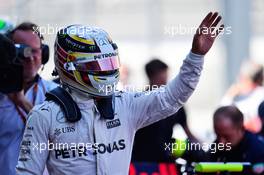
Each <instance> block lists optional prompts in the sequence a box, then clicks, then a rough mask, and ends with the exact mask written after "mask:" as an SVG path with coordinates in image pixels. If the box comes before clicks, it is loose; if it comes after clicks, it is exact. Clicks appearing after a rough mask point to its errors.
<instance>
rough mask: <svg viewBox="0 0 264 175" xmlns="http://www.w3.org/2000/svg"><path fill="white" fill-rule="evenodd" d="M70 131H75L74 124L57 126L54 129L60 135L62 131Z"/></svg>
mask: <svg viewBox="0 0 264 175" xmlns="http://www.w3.org/2000/svg"><path fill="white" fill-rule="evenodd" d="M70 132H75V128H74V126H66V127H63V128H56V129H55V131H54V135H56V136H59V135H61V134H62V133H70Z"/></svg>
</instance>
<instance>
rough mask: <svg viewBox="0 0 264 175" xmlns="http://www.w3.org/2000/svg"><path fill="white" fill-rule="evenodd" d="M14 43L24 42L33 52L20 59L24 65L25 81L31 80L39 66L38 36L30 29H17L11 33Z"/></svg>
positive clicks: (39, 48)
mask: <svg viewBox="0 0 264 175" xmlns="http://www.w3.org/2000/svg"><path fill="white" fill-rule="evenodd" d="M13 40H14V42H15V43H16V44H26V45H28V46H30V47H31V48H32V49H33V52H32V53H33V54H32V56H30V57H29V58H27V59H24V60H22V64H23V67H24V73H23V78H24V81H25V82H28V81H32V80H33V79H34V78H35V76H36V75H37V73H38V70H39V68H40V67H41V44H40V43H41V41H40V38H39V36H38V35H37V34H36V33H34V32H33V31H31V30H27V31H23V30H17V31H15V33H14V34H13Z"/></svg>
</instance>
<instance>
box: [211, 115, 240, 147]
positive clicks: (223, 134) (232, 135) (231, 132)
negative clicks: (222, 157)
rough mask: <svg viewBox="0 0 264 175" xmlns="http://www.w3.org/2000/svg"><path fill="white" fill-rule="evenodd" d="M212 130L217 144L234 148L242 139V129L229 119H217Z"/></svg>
mask: <svg viewBox="0 0 264 175" xmlns="http://www.w3.org/2000/svg"><path fill="white" fill-rule="evenodd" d="M214 130H215V133H216V136H217V141H218V142H219V143H223V144H227V143H229V144H230V143H231V146H236V145H237V144H238V143H239V142H240V141H241V139H242V137H243V129H242V128H239V127H238V126H235V125H234V124H233V123H232V121H231V120H230V119H229V118H224V117H219V118H218V119H217V120H216V121H214Z"/></svg>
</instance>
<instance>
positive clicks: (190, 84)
mask: <svg viewBox="0 0 264 175" xmlns="http://www.w3.org/2000/svg"><path fill="white" fill-rule="evenodd" d="M202 67H203V56H200V55H196V54H193V53H189V54H188V56H187V57H186V59H185V60H184V62H183V65H182V67H181V69H180V73H179V74H178V75H177V76H176V78H174V79H173V80H172V81H171V82H170V83H169V84H168V85H166V86H165V87H163V88H160V89H158V90H155V91H151V92H138V93H126V92H117V93H116V94H115V105H114V108H115V116H114V119H113V120H108V119H103V118H101V117H100V113H99V112H98V109H97V108H96V105H95V103H94V100H93V99H89V100H87V99H83V98H82V97H79V96H78V95H74V94H73V95H72V97H73V99H74V100H75V101H76V103H77V105H78V106H79V108H80V110H81V114H82V118H81V120H79V121H78V122H75V123H68V122H66V120H65V118H64V116H63V112H62V110H61V109H60V107H59V106H58V105H57V104H55V103H54V102H51V101H49V102H48V101H46V102H44V103H43V104H41V105H38V106H36V107H34V108H33V110H32V111H31V112H30V114H29V119H28V121H27V125H26V128H25V132H24V136H23V141H22V143H21V149H20V155H19V160H18V165H17V174H18V175H29V174H30V175H33V174H36V175H41V174H42V172H43V170H44V168H45V165H47V168H48V171H49V173H50V175H62V174H69V175H95V174H98V175H125V174H128V171H129V164H130V159H131V152H132V147H133V140H134V135H135V132H136V131H137V130H138V129H140V128H142V127H144V126H147V125H150V124H152V123H154V122H156V121H158V120H161V119H164V118H166V117H167V116H170V115H172V114H174V113H175V112H177V110H178V109H179V108H180V107H181V106H182V105H183V104H184V103H185V102H186V101H187V99H188V98H189V97H190V95H191V94H192V93H193V91H194V89H195V87H196V85H197V83H198V81H199V77H200V74H201V70H202ZM164 148H165V147H164ZM153 154H155V153H153Z"/></svg>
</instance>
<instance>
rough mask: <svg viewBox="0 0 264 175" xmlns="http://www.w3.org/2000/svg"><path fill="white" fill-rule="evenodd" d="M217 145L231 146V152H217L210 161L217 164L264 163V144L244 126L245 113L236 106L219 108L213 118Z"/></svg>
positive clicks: (226, 150)
mask: <svg viewBox="0 0 264 175" xmlns="http://www.w3.org/2000/svg"><path fill="white" fill-rule="evenodd" d="M213 121H214V130H215V133H216V143H223V144H225V145H226V144H230V146H231V150H229V149H224V150H223V151H221V150H217V151H216V153H214V154H211V156H210V157H211V158H210V161H217V162H251V163H253V164H254V163H263V162H264V142H263V140H262V139H261V138H260V137H259V136H258V135H257V134H254V133H252V132H250V131H247V130H246V129H245V127H244V125H243V123H244V117H243V113H242V112H241V111H240V110H239V109H238V108H237V107H235V106H224V107H220V108H218V109H217V110H216V111H215V113H214V116H213Z"/></svg>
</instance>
